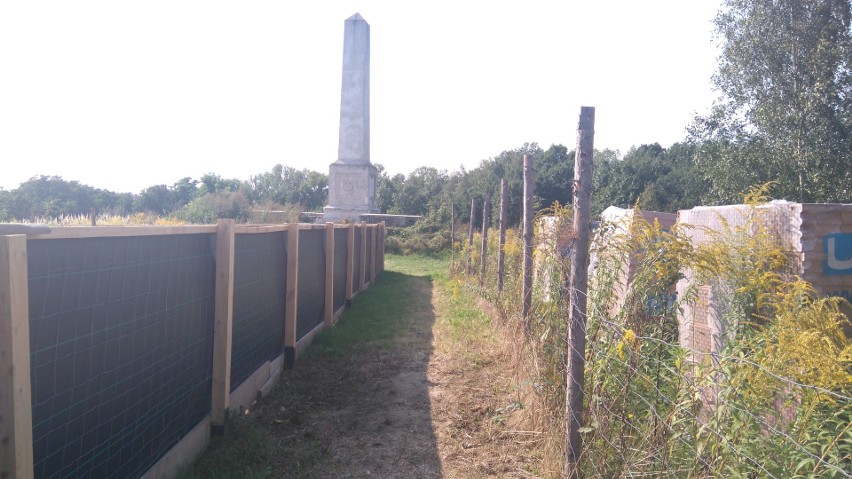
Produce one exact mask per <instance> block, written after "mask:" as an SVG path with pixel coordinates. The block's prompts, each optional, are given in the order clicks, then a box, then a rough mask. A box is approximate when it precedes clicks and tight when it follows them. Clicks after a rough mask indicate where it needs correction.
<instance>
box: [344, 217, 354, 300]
mask: <svg viewBox="0 0 852 479" xmlns="http://www.w3.org/2000/svg"><path fill="white" fill-rule="evenodd" d="M346 248H347V252H346V306H347V307H348V306H350V305H351V304H352V294H353V293H354V291H352V282H353V281H355V223H349V226H348V227H347V228H346Z"/></svg>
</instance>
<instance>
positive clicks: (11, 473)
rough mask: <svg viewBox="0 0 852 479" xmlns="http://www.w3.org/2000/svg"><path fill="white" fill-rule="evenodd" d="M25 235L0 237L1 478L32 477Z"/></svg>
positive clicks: (30, 389)
mask: <svg viewBox="0 0 852 479" xmlns="http://www.w3.org/2000/svg"><path fill="white" fill-rule="evenodd" d="M29 316H30V314H29V289H28V273H27V237H26V235H13V236H11V235H10V236H0V477H3V478H9V479H25V478H31V477H33V410H32V387H31V384H30V317H29Z"/></svg>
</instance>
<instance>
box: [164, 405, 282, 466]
mask: <svg viewBox="0 0 852 479" xmlns="http://www.w3.org/2000/svg"><path fill="white" fill-rule="evenodd" d="M271 454H272V446H271V444H270V442H269V438H268V437H267V436H266V434H265V433H264V432H263V430H262V429H261V427H260V426H259V425H258V424H257V423H256V422H255V421H254V420H253V419H251V418H242V417H236V418H233V419H231V420H230V422H229V423H228V430H227V434H226V435H225V436H224V437H221V438H217V437H214V438H212V439H211V442H210V446H209V447H208V448H207V450H206V451H205V452H204V454H203V455H202V456H201V457H200V458H199V459H198V461H196V462H195V464H193V465H192V466H189V467H185V468H183V469H181V470H180V471H178V475H177V479H266V478H269V477H272V469H271V468H270V467H269V466H268V464H269V463H270V459H271V457H270V456H271Z"/></svg>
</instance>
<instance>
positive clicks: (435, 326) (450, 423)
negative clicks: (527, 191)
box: [251, 265, 534, 478]
mask: <svg viewBox="0 0 852 479" xmlns="http://www.w3.org/2000/svg"><path fill="white" fill-rule="evenodd" d="M390 268H392V265H389V267H388V269H390ZM394 280H395V281H405V283H404V290H405V293H406V294H405V295H404V297H405V299H406V301H407V304H408V306H407V307H406V309H405V310H404V312H403V315H401V316H404V317H405V318H404V319H403V320H404V321H405V324H404V325H403V326H402V328H401V329H400V333H399V334H397V335H396V336H395V337H394V338H393V339H392V340H390V341H386V342H379V343H375V344H373V343H368V344H366V345H361V346H359V347H356V348H354V349H351V350H349V351H347V352H346V353H345V354H343V355H338V356H329V355H316V356H312V357H307V358H305V360H303V361H301V362H300V363H298V364H297V368H296V369H295V370H294V371H291V372H288V373H286V374H285V375H284V376H283V377H282V381H281V383H280V386H279V388H278V391H277V392H276V393H274V394H272V395H270V396H269V397H268V398H266V399H264V400H263V401H261V402H260V403H259V404H257V405H256V407H255V409H254V410H253V411H252V412H251V415H252V416H253V417H255V418H256V419H257V420H258V421H259V422H260V423H261V425H262V426H263V428H264V429H265V430H267V431H269V434H270V438H271V441H272V447H273V449H274V452H273V454H272V457H273V461H272V462H273V463H272V464H271V466H272V471H271V472H272V474H271V477H316V478H334V477H341V478H346V477H351V478H361V477H381V478H431V477H450V478H455V477H460V478H468V477H534V476H532V475H531V474H529V473H527V472H525V471H526V469H527V468H528V467H530V464H529V463H530V460H529V459H527V458H526V457H525V452H524V447H523V444H522V443H521V442H519V440H518V436H516V435H515V434H514V433H512V432H511V430H512V429H513V428H512V426H510V424H511V422H512V418H511V413H512V412H513V411H514V410H515V409H516V408H517V407H519V403H517V402H516V401H515V400H514V398H513V388H512V380H511V377H510V376H511V373H510V372H509V371H508V368H506V367H505V362H506V358H505V357H504V354H505V353H501V351H502V350H503V349H504V348H501V347H500V345H499V341H498V340H497V338H496V336H497V335H496V334H495V333H494V332H493V329H492V327H491V325H490V323H489V321H488V320H487V318H484V316H482V315H481V314H479V313H477V312H470V314H468V315H467V316H469V317H464V316H462V317H459V314H458V313H454V312H453V311H454V310H452V308H453V307H455V306H456V305H455V304H454V302H455V300H454V298H453V293H452V290H451V288H450V287H449V286H448V284H447V282H446V280H444V281H443V283H442V281H434V282H433V281H432V279H431V278H430V277H429V276H428V275H417V274H404V275H397V276H394ZM379 287H381V281H380V282H379V284H377V285H376V289H378V288H379ZM367 294H370V292H368V293H367ZM356 307H357V304H356Z"/></svg>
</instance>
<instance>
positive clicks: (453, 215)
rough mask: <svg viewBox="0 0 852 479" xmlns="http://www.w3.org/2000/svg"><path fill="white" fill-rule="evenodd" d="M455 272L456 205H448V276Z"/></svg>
mask: <svg viewBox="0 0 852 479" xmlns="http://www.w3.org/2000/svg"><path fill="white" fill-rule="evenodd" d="M455 271H456V204H455V203H450V274H455Z"/></svg>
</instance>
